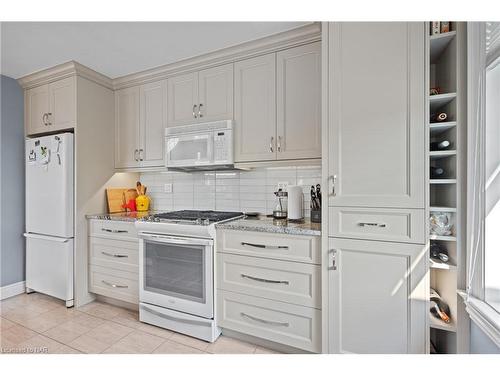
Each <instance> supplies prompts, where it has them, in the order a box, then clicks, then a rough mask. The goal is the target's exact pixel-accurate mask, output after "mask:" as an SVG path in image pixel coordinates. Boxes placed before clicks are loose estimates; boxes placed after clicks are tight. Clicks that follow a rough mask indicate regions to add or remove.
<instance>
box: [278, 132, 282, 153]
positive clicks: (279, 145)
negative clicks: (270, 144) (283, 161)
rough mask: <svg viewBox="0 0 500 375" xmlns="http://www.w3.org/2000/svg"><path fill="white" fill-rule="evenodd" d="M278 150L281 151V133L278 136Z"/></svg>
mask: <svg viewBox="0 0 500 375" xmlns="http://www.w3.org/2000/svg"><path fill="white" fill-rule="evenodd" d="M278 152H281V135H279V136H278Z"/></svg>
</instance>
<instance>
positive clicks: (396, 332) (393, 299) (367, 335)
mask: <svg viewBox="0 0 500 375" xmlns="http://www.w3.org/2000/svg"><path fill="white" fill-rule="evenodd" d="M329 245H330V246H329V255H328V259H329V263H328V265H327V266H328V279H329V280H328V284H329V290H328V299H329V306H328V317H327V321H328V331H329V335H328V336H329V351H330V352H332V353H421V354H423V353H426V347H427V340H426V332H427V331H428V330H427V329H426V325H427V315H428V311H427V300H426V291H427V289H428V275H427V261H428V260H427V259H428V257H427V249H426V246H425V245H414V244H405V243H390V242H381V241H363V240H349V239H337V238H331V239H330V240H329Z"/></svg>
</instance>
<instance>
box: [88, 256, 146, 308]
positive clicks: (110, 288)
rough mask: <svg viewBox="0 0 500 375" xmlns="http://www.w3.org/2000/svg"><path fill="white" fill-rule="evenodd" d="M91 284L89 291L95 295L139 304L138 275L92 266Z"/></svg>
mask: <svg viewBox="0 0 500 375" xmlns="http://www.w3.org/2000/svg"><path fill="white" fill-rule="evenodd" d="M89 283H90V287H89V290H90V291H91V292H93V293H96V294H100V295H103V296H106V297H111V298H115V299H118V300H122V301H126V302H130V303H135V304H138V303H139V276H138V274H137V273H132V272H126V271H119V270H115V269H113V268H107V267H101V266H96V265H90V281H89Z"/></svg>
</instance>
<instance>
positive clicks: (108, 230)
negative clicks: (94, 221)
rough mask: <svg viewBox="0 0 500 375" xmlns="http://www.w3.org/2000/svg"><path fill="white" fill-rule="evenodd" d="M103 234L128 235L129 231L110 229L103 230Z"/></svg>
mask: <svg viewBox="0 0 500 375" xmlns="http://www.w3.org/2000/svg"><path fill="white" fill-rule="evenodd" d="M101 230H102V231H103V232H109V233H128V230H124V229H108V228H101Z"/></svg>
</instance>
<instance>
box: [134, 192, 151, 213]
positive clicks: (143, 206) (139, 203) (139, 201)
mask: <svg viewBox="0 0 500 375" xmlns="http://www.w3.org/2000/svg"><path fill="white" fill-rule="evenodd" d="M150 201H151V199H150V198H149V197H148V196H147V195H139V196H138V197H137V198H135V205H136V208H137V211H148V210H149V202H150Z"/></svg>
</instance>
